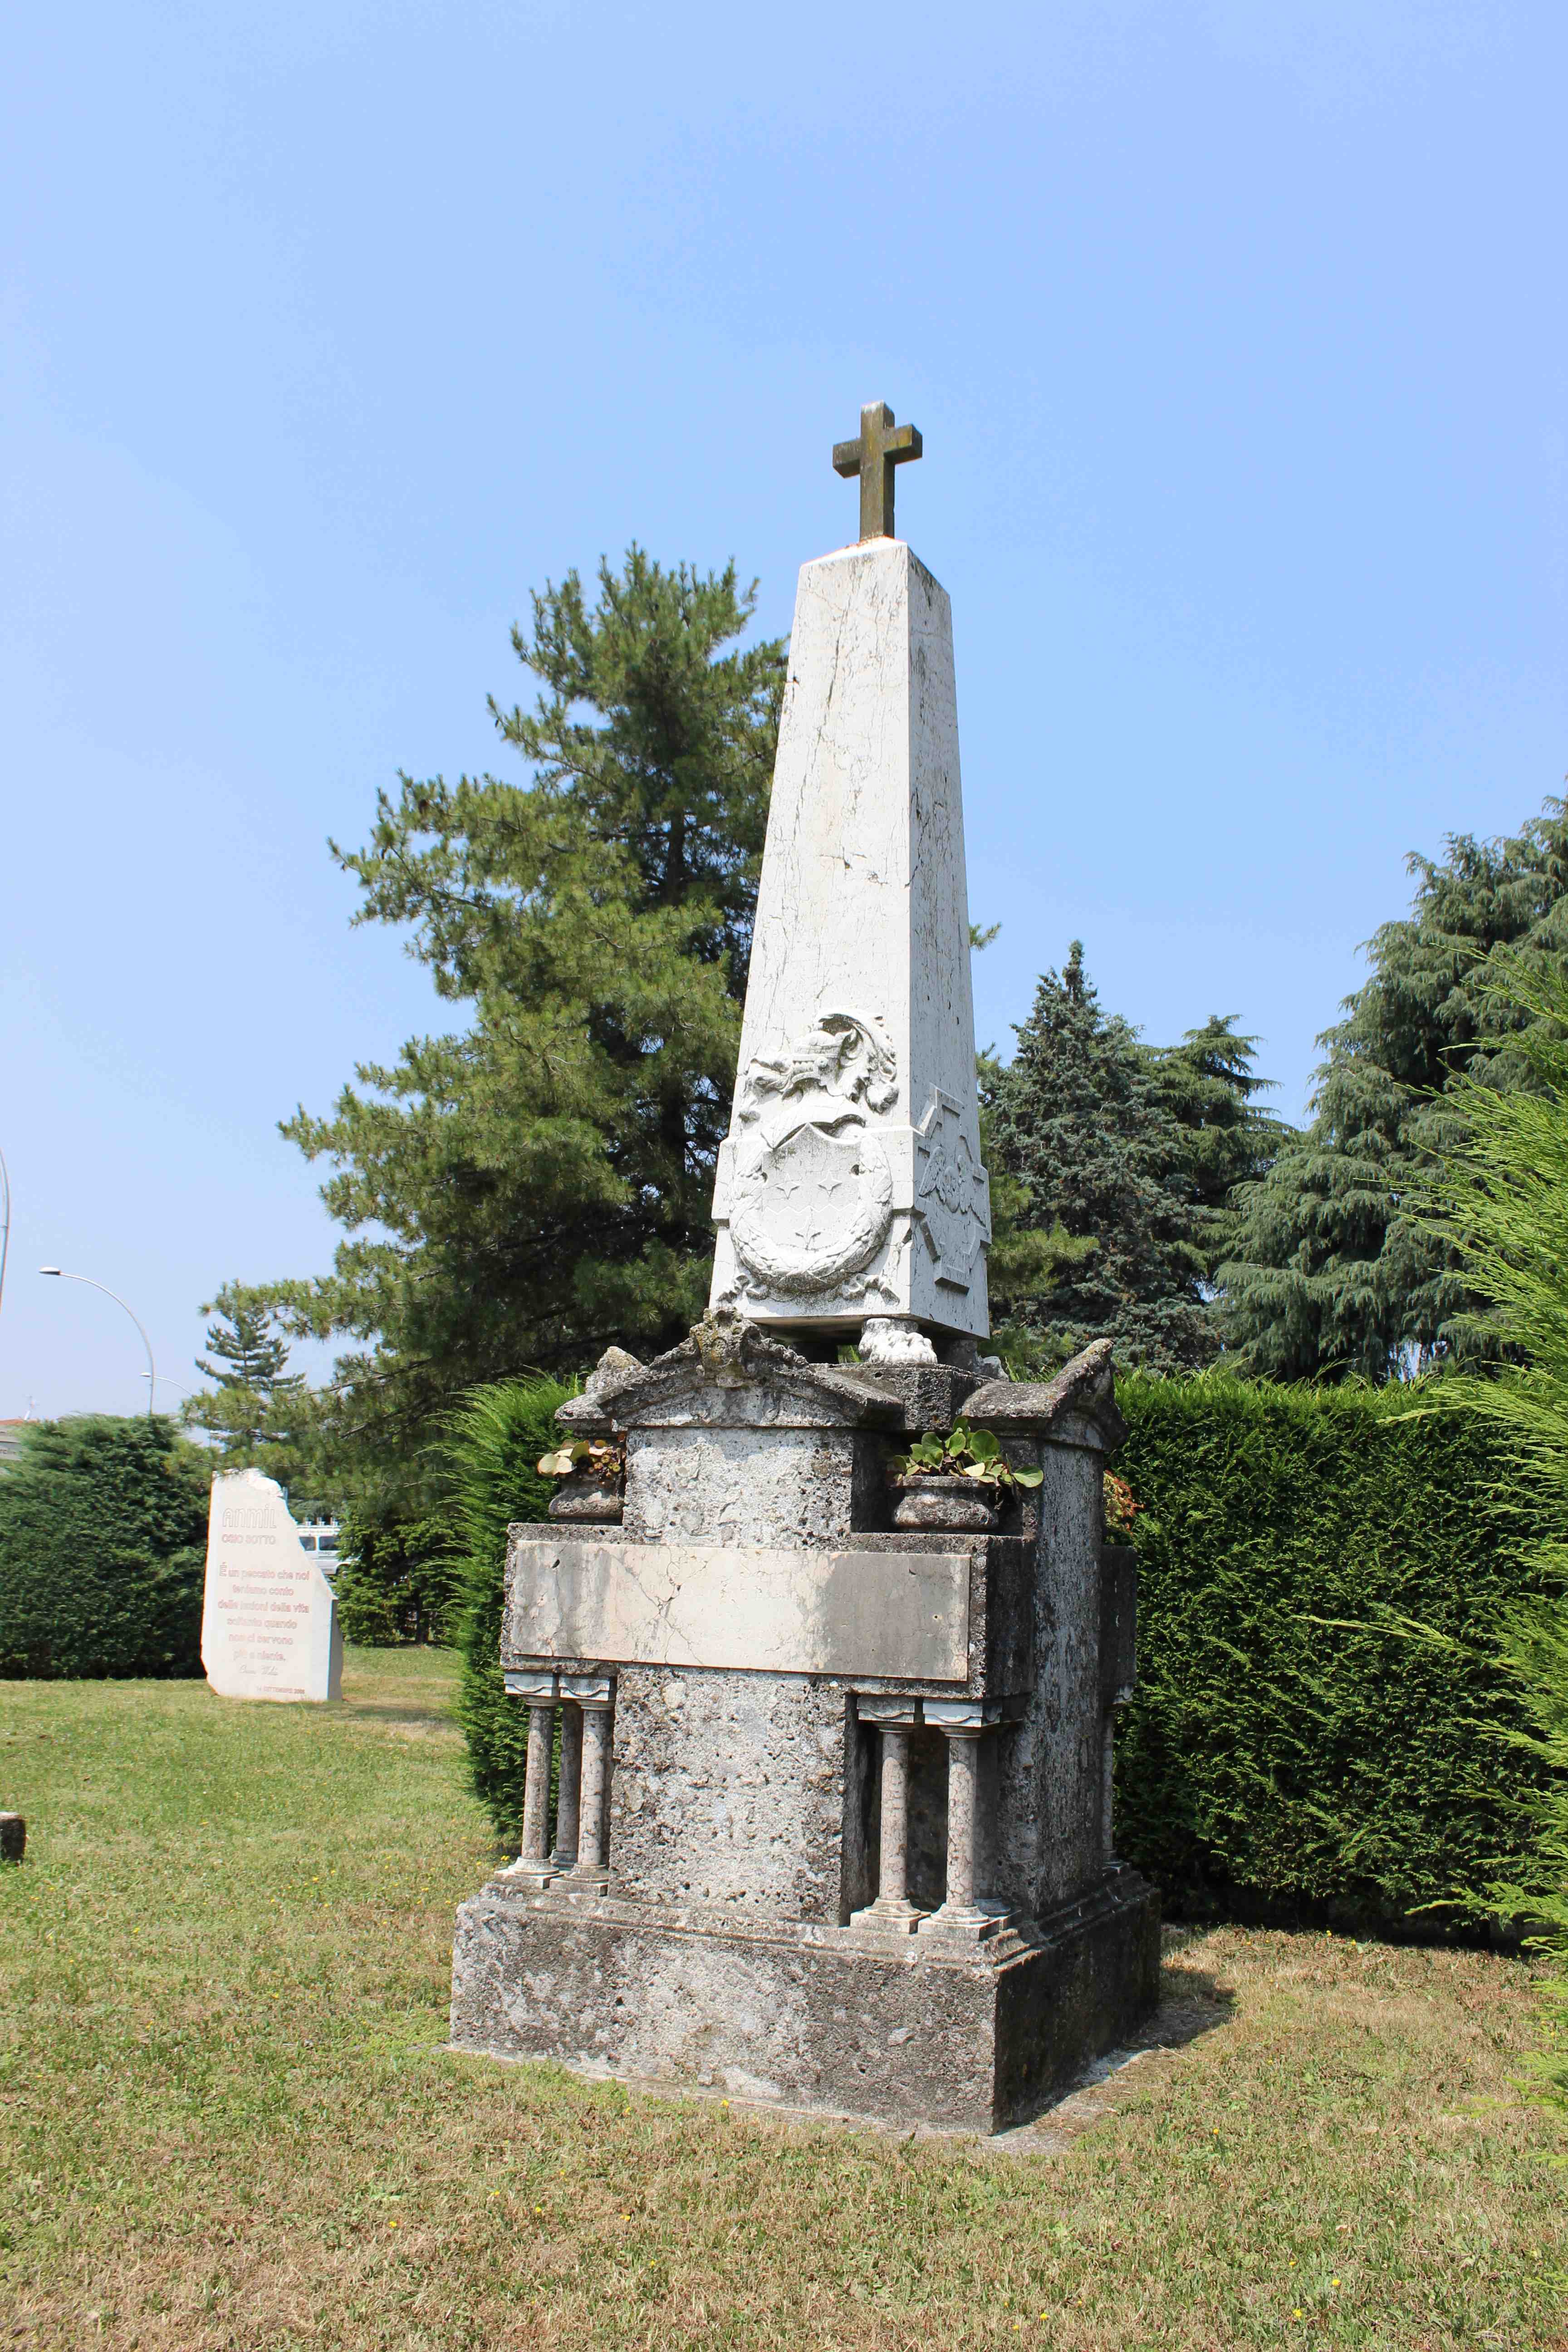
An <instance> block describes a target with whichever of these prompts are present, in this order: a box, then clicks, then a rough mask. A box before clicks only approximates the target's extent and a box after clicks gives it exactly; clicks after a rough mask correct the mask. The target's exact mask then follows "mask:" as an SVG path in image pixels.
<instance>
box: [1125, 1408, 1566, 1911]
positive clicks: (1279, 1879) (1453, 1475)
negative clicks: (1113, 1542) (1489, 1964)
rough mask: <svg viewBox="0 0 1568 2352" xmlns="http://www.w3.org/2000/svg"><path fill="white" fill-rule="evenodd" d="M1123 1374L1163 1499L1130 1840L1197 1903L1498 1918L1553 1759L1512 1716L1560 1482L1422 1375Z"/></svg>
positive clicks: (1134, 1757) (1196, 1906)
mask: <svg viewBox="0 0 1568 2352" xmlns="http://www.w3.org/2000/svg"><path fill="white" fill-rule="evenodd" d="M1117 1394H1118V1399H1119V1402H1121V1409H1122V1411H1123V1412H1124V1413H1125V1414H1126V1416H1127V1420H1128V1423H1129V1424H1130V1434H1129V1436H1128V1439H1127V1442H1126V1444H1125V1445H1124V1446H1123V1447H1122V1448H1121V1452H1120V1454H1118V1456H1117V1459H1116V1465H1115V1466H1116V1468H1117V1470H1118V1472H1119V1473H1120V1474H1121V1476H1123V1477H1124V1478H1126V1479H1127V1481H1128V1483H1129V1484H1130V1485H1131V1488H1132V1491H1133V1494H1134V1496H1136V1497H1137V1499H1138V1501H1139V1502H1140V1504H1142V1506H1143V1511H1142V1516H1141V1517H1139V1519H1138V1520H1137V1522H1136V1526H1135V1532H1134V1538H1133V1539H1134V1542H1135V1545H1136V1548H1137V1551H1138V1560H1139V1623H1138V1652H1139V1687H1138V1691H1137V1695H1136V1696H1135V1698H1134V1699H1133V1701H1132V1704H1131V1706H1130V1707H1129V1708H1128V1709H1127V1711H1126V1713H1125V1715H1124V1716H1123V1717H1122V1720H1121V1729H1120V1732H1119V1737H1118V1741H1117V1751H1118V1752H1117V1766H1116V1793H1117V1806H1118V1826H1117V1845H1118V1850H1119V1851H1120V1853H1121V1854H1122V1856H1123V1858H1124V1859H1126V1860H1128V1861H1131V1862H1135V1863H1136V1864H1139V1866H1140V1867H1141V1868H1142V1869H1143V1870H1145V1871H1147V1872H1148V1873H1149V1874H1150V1875H1151V1876H1152V1878H1153V1879H1155V1880H1156V1881H1157V1882H1158V1884H1159V1885H1160V1886H1161V1888H1162V1889H1163V1893H1164V1895H1165V1898H1166V1901H1167V1904H1168V1905H1169V1906H1170V1907H1171V1908H1172V1909H1173V1910H1177V1911H1182V1912H1185V1913H1187V1914H1189V1915H1197V1916H1202V1915H1205V1914H1211V1913H1215V1912H1218V1911H1226V1912H1229V1913H1232V1914H1235V1913H1238V1912H1239V1913H1241V1914H1243V1915H1248V1914H1250V1915H1254V1916H1263V1917H1271V1918H1275V1919H1288V1920H1289V1919H1293V1920H1299V1921H1313V1920H1325V1921H1330V1922H1344V1923H1345V1924H1352V1923H1356V1922H1363V1923H1365V1924H1367V1925H1369V1926H1375V1925H1383V1926H1385V1927H1388V1926H1395V1925H1399V1924H1409V1925H1413V1926H1419V1927H1424V1928H1426V1929H1427V1930H1431V1929H1434V1928H1436V1927H1441V1926H1442V1925H1443V1924H1444V1922H1446V1921H1447V1922H1449V1923H1454V1924H1458V1925H1461V1926H1465V1927H1472V1928H1473V1927H1476V1926H1478V1925H1479V1923H1480V1922H1481V1921H1482V1919H1483V1918H1484V1917H1485V1916H1486V1915H1487V1913H1488V1910H1489V1906H1488V1902H1487V1890H1488V1888H1489V1886H1490V1885H1494V1884H1495V1883H1496V1882H1497V1881H1498V1880H1499V1879H1500V1878H1506V1877H1510V1876H1512V1875H1516V1874H1517V1872H1518V1864H1519V1859H1520V1857H1521V1855H1522V1854H1524V1853H1526V1852H1527V1851H1528V1848H1529V1845H1530V1843H1531V1837H1532V1835H1533V1834H1535V1832H1536V1831H1537V1828H1538V1819H1537V1816H1538V1812H1539V1806H1540V1788H1539V1783H1540V1780H1541V1778H1542V1774H1541V1768H1540V1766H1539V1764H1538V1763H1537V1762H1536V1761H1534V1760H1533V1759H1531V1757H1530V1756H1529V1755H1528V1754H1527V1753H1525V1752H1524V1751H1523V1750H1521V1749H1520V1748H1515V1747H1511V1746H1510V1745H1509V1744H1507V1741H1506V1738H1501V1737H1500V1733H1503V1734H1506V1733H1507V1732H1508V1730H1509V1729H1510V1727H1519V1728H1522V1722H1523V1718H1522V1715H1521V1706H1520V1701H1519V1698H1518V1695H1517V1690H1516V1686H1515V1685H1514V1683H1513V1682H1512V1681H1511V1680H1510V1677H1509V1675H1507V1673H1506V1671H1505V1670H1504V1668H1503V1666H1502V1664H1501V1663H1500V1658H1499V1651H1498V1637H1499V1630H1500V1623H1501V1621H1502V1619H1503V1617H1504V1616H1505V1614H1506V1613H1507V1612H1508V1611H1509V1610H1510V1608H1512V1607H1513V1606H1515V1605H1516V1604H1517V1603H1518V1601H1520V1599H1521V1596H1522V1595H1524V1594H1526V1593H1527V1592H1529V1591H1531V1590H1533V1589H1534V1588H1535V1585H1536V1581H1537V1577H1538V1571H1537V1570H1535V1568H1534V1567H1533V1566H1532V1564H1531V1561H1532V1557H1533V1554H1532V1541H1531V1539H1532V1538H1533V1537H1534V1536H1535V1534H1536V1533H1538V1531H1539V1519H1540V1514H1541V1504H1540V1500H1539V1498H1538V1497H1537V1496H1535V1495H1534V1494H1533V1493H1532V1492H1531V1490H1530V1488H1529V1487H1528V1486H1526V1485H1525V1484H1524V1483H1523V1482H1522V1479H1521V1473H1520V1472H1519V1470H1518V1468H1517V1466H1515V1465H1513V1463H1512V1462H1511V1461H1510V1454H1509V1451H1508V1449H1507V1447H1506V1444H1505V1442H1504V1441H1503V1440H1502V1438H1501V1437H1500V1435H1499V1434H1498V1433H1496V1432H1495V1431H1492V1430H1489V1428H1488V1426H1487V1425H1486V1423H1484V1422H1482V1421H1481V1420H1479V1418H1478V1417H1475V1416H1472V1415H1468V1414H1461V1413H1457V1412H1448V1411H1444V1410H1439V1409H1438V1408H1437V1404H1436V1393H1435V1391H1434V1390H1433V1388H1432V1387H1431V1386H1429V1385H1426V1384H1422V1383H1417V1384H1415V1385H1414V1386H1400V1387H1394V1388H1391V1389H1386V1390H1381V1391H1370V1390H1365V1389H1359V1388H1339V1389H1334V1390H1331V1391H1316V1390H1310V1389H1303V1388H1282V1387H1274V1386H1270V1385H1269V1384H1268V1383H1267V1382H1258V1383H1251V1382H1242V1381H1237V1380H1236V1379H1234V1378H1231V1377H1228V1376H1226V1375H1223V1374H1218V1373H1211V1374H1207V1375H1205V1376H1204V1377H1202V1378H1200V1379H1196V1380H1184V1381H1159V1380H1152V1379H1147V1378H1139V1377H1136V1376H1134V1377H1132V1378H1131V1379H1124V1380H1122V1381H1119V1382H1118V1388H1117ZM1434 1905H1436V1906H1441V1907H1439V1908H1438V1909H1436V1910H1430V1909H1428V1908H1427V1907H1426V1906H1434Z"/></svg>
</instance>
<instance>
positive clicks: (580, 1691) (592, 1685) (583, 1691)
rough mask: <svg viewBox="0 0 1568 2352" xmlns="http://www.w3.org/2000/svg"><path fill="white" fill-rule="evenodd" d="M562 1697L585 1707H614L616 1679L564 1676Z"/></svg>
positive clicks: (611, 1677) (611, 1676)
mask: <svg viewBox="0 0 1568 2352" xmlns="http://www.w3.org/2000/svg"><path fill="white" fill-rule="evenodd" d="M561 1696H562V1697H563V1698H569V1699H574V1700H575V1701H576V1703H577V1705H578V1706H583V1707H603V1706H614V1705H615V1703H616V1678H615V1676H614V1675H562V1676H561Z"/></svg>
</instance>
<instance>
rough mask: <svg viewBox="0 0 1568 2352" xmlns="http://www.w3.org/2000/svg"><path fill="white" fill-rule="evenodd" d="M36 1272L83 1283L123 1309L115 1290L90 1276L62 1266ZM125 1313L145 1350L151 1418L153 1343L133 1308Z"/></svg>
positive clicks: (155, 1377)
mask: <svg viewBox="0 0 1568 2352" xmlns="http://www.w3.org/2000/svg"><path fill="white" fill-rule="evenodd" d="M38 1272H39V1273H40V1274H52V1275H54V1276H55V1277H56V1278H57V1280H58V1281H60V1282H85V1283H86V1285H87V1286H88V1288H89V1290H101V1291H102V1293H103V1295H104V1297H105V1298H112V1299H113V1301H114V1303H115V1305H116V1307H125V1301H124V1299H123V1298H121V1296H120V1293H119V1292H118V1291H117V1290H110V1287H109V1285H108V1284H107V1283H106V1282H94V1280H93V1278H92V1276H91V1275H90V1274H68V1273H67V1272H66V1270H65V1268H64V1266H63V1265H41V1266H40V1267H39V1268H38ZM125 1312H126V1313H127V1315H129V1316H130V1318H131V1320H132V1323H134V1324H135V1326H136V1328H137V1329H138V1331H140V1332H141V1333H142V1346H143V1347H144V1348H145V1349H146V1350H147V1412H148V1416H149V1418H151V1416H152V1413H153V1407H154V1405H155V1403H156V1401H157V1395H158V1367H157V1365H156V1364H155V1363H154V1362H153V1342H152V1340H151V1339H149V1338H148V1337H147V1333H146V1331H145V1329H144V1328H143V1326H142V1318H141V1317H140V1316H139V1315H138V1314H137V1313H136V1312H135V1310H134V1308H132V1307H125Z"/></svg>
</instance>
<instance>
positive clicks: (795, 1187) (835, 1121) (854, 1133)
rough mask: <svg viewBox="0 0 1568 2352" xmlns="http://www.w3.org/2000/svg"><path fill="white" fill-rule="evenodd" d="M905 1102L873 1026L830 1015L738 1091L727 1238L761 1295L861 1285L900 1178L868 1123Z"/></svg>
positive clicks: (752, 1069)
mask: <svg viewBox="0 0 1568 2352" xmlns="http://www.w3.org/2000/svg"><path fill="white" fill-rule="evenodd" d="M897 1097H898V1068H897V1064H896V1062H895V1059H894V1056H893V1054H892V1051H891V1049H890V1047H889V1045H887V1044H886V1042H885V1041H884V1040H883V1038H882V1037H881V1036H880V1035H879V1033H878V1031H877V1029H876V1027H875V1025H874V1024H872V1023H870V1022H867V1021H863V1020H861V1019H860V1018H859V1017H858V1015H857V1014H854V1013H825V1014H823V1016H822V1017H821V1018H820V1019H819V1020H818V1021H817V1022H816V1024H814V1025H813V1027H812V1028H811V1029H809V1030H807V1031H805V1032H804V1033H803V1034H800V1035H798V1036H796V1037H795V1038H794V1039H792V1040H791V1042H790V1044H789V1045H788V1047H787V1049H786V1050H785V1052H784V1053H783V1054H782V1055H776V1056H767V1055H756V1056H754V1057H753V1059H752V1062H751V1064H750V1065H749V1066H748V1067H747V1070H746V1073H745V1076H744V1078H743V1079H742V1087H741V1102H740V1123H741V1126H742V1129H746V1128H750V1129H752V1132H751V1134H749V1135H747V1136H746V1137H745V1139H744V1140H743V1141H742V1144H741V1147H740V1150H739V1151H738V1153H737V1155H736V1156H737V1166H736V1171H735V1189H734V1194H733V1197H732V1200H731V1210H730V1238H731V1244H733V1247H734V1252H735V1257H736V1261H737V1264H738V1265H739V1267H740V1269H741V1271H742V1276H744V1277H745V1278H746V1279H747V1281H748V1283H749V1285H750V1286H754V1287H755V1288H756V1289H757V1290H758V1291H759V1292H762V1293H768V1292H773V1293H784V1294H785V1295H791V1296H798V1295H800V1294H802V1293H816V1294H818V1295H820V1294H822V1293H825V1292H832V1291H836V1290H839V1289H841V1288H842V1287H843V1286H845V1285H846V1284H847V1283H848V1282H850V1281H851V1280H852V1279H853V1277H854V1276H857V1275H859V1274H862V1273H863V1272H864V1270H865V1269H866V1267H868V1265H870V1263H871V1261H872V1259H873V1258H875V1257H876V1255H877V1254H878V1252H879V1250H880V1249H881V1247H882V1245H883V1244H884V1242H885V1241H886V1240H887V1238H888V1231H889V1226H890V1224H891V1223H892V1216H893V1177H892V1171H891V1169H890V1167H889V1163H888V1155H887V1153H886V1152H885V1151H884V1150H883V1149H882V1146H881V1144H880V1143H879V1141H878V1139H877V1136H876V1134H875V1133H874V1131H873V1129H871V1128H870V1126H869V1125H868V1122H867V1118H866V1113H867V1112H868V1111H870V1112H872V1113H874V1114H877V1115H879V1116H880V1115H884V1114H885V1113H886V1112H887V1111H888V1110H889V1109H890V1108H891V1107H892V1105H893V1103H894V1102H895V1101H896V1100H897Z"/></svg>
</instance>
